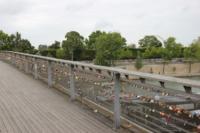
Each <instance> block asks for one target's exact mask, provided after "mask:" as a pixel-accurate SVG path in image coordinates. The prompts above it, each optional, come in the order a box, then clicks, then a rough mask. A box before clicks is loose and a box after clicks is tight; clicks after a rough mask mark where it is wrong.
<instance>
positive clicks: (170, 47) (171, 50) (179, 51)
mask: <svg viewBox="0 0 200 133" xmlns="http://www.w3.org/2000/svg"><path fill="white" fill-rule="evenodd" d="M165 48H166V52H167V54H168V57H169V58H170V59H172V58H180V57H182V56H183V46H182V44H180V43H177V42H176V38H174V37H169V38H168V39H167V40H166V41H165Z"/></svg>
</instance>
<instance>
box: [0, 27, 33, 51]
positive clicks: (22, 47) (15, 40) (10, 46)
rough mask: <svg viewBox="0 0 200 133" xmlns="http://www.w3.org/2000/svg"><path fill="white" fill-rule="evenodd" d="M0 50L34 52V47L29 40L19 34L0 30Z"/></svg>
mask: <svg viewBox="0 0 200 133" xmlns="http://www.w3.org/2000/svg"><path fill="white" fill-rule="evenodd" d="M0 50H10V51H18V52H24V53H35V49H34V47H33V46H32V45H31V43H30V42H29V40H27V39H23V38H21V34H20V33H19V32H16V34H11V35H8V34H6V33H4V32H3V31H1V30H0Z"/></svg>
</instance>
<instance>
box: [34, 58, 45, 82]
mask: <svg viewBox="0 0 200 133" xmlns="http://www.w3.org/2000/svg"><path fill="white" fill-rule="evenodd" d="M35 63H36V64H37V68H35V69H37V73H38V77H39V78H40V79H43V80H47V78H48V72H47V69H48V61H45V60H41V59H37V60H36V61H35Z"/></svg>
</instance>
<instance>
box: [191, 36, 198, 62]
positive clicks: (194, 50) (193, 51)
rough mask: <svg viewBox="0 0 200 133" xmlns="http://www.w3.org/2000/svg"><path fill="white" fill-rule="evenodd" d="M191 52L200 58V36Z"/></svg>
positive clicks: (194, 56) (196, 57)
mask: <svg viewBox="0 0 200 133" xmlns="http://www.w3.org/2000/svg"><path fill="white" fill-rule="evenodd" d="M190 48H191V53H192V55H191V56H192V57H193V58H194V59H196V60H200V38H198V39H197V40H195V41H194V42H193V43H192V44H191V46H190Z"/></svg>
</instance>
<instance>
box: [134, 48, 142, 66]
mask: <svg viewBox="0 0 200 133" xmlns="http://www.w3.org/2000/svg"><path fill="white" fill-rule="evenodd" d="M142 67H143V63H142V57H141V54H140V52H139V51H138V52H137V58H136V62H135V68H136V69H137V70H139V69H141V68H142Z"/></svg>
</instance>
